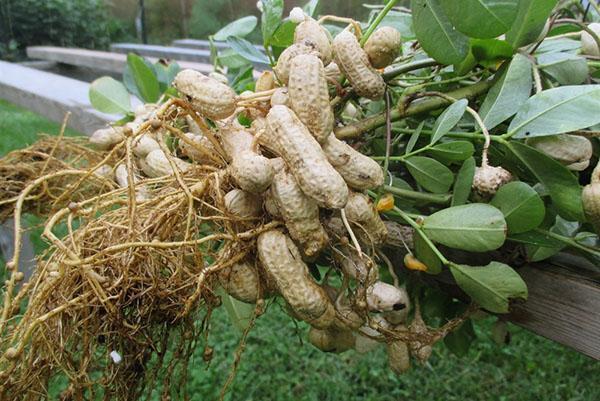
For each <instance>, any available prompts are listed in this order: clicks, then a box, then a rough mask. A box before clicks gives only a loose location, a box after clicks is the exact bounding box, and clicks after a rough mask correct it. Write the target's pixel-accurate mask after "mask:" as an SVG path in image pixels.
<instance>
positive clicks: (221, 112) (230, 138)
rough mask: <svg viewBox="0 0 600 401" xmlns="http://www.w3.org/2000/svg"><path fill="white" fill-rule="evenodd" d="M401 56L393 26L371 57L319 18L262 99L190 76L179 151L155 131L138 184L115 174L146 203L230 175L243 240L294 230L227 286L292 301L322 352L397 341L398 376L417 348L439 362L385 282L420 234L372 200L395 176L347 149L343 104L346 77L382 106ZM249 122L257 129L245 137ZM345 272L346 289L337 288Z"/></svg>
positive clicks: (304, 27)
mask: <svg viewBox="0 0 600 401" xmlns="http://www.w3.org/2000/svg"><path fill="white" fill-rule="evenodd" d="M400 44H401V43H400V34H399V33H398V32H397V31H396V30H395V29H393V28H389V27H385V28H380V29H379V30H377V31H375V32H374V34H373V35H372V37H371V38H370V40H369V41H368V42H367V45H366V46H365V49H363V48H362V47H361V45H360V44H359V41H358V39H357V36H356V35H355V34H354V33H352V32H350V31H348V30H346V31H343V32H342V33H340V34H338V35H337V36H336V37H335V38H334V39H333V40H332V39H331V37H330V34H329V33H328V32H327V31H326V30H325V29H324V28H323V27H322V26H321V25H320V24H319V23H318V22H317V21H315V20H313V19H311V18H309V17H306V18H305V19H304V21H302V22H301V23H300V24H299V25H298V26H297V27H296V31H295V35H294V44H293V45H291V46H290V47H288V48H287V49H286V50H285V51H284V52H283V53H282V54H281V56H280V58H279V61H278V63H277V65H276V66H275V67H274V68H273V71H272V72H271V71H266V72H264V73H263V74H262V75H261V77H260V78H259V79H258V81H257V83H256V92H255V93H248V92H246V93H243V94H241V95H236V94H235V93H234V92H233V90H232V89H231V88H229V87H228V86H227V85H225V84H224V83H222V82H219V81H218V80H217V79H215V78H213V77H209V76H204V75H203V74H201V73H199V72H196V71H192V70H184V71H181V72H180V73H179V74H178V75H177V76H176V78H175V80H174V86H175V88H176V89H178V90H179V92H180V93H181V95H182V96H183V98H184V99H185V101H187V104H189V105H190V106H191V108H192V109H193V111H194V114H195V115H193V116H185V118H183V119H179V120H181V121H179V120H178V121H176V124H178V125H179V128H180V129H181V132H184V135H179V136H178V141H177V142H176V146H174V147H173V148H172V149H171V150H169V149H168V148H167V147H166V146H164V144H163V145H161V144H160V142H161V141H162V140H159V138H158V136H160V135H161V131H164V128H165V127H164V126H161V127H157V129H155V130H147V131H145V132H144V133H143V134H141V135H138V136H136V137H135V138H134V139H133V148H132V149H133V153H134V155H135V157H136V166H134V169H133V170H132V171H134V172H135V176H134V177H128V175H127V172H128V171H130V170H128V169H127V168H125V166H124V165H120V166H117V168H116V181H117V183H118V184H119V185H120V186H123V187H127V186H129V185H130V181H131V180H133V182H134V183H137V185H136V194H137V197H138V200H144V199H147V198H148V191H147V189H146V188H147V186H146V185H145V184H144V180H147V179H150V178H155V177H160V176H164V175H173V174H176V173H184V172H186V171H188V170H189V169H190V168H193V165H194V164H212V165H214V166H215V168H219V169H221V171H222V172H223V186H224V187H225V188H227V189H226V191H227V192H226V194H225V196H224V197H223V205H224V209H225V211H226V213H227V214H229V215H230V216H234V217H235V218H236V223H235V227H236V229H239V231H242V230H246V229H248V228H249V227H254V226H258V224H259V223H264V222H266V221H267V222H268V221H280V222H281V223H282V224H281V226H279V227H278V228H275V229H271V230H268V231H265V232H262V233H261V234H260V235H259V236H258V238H257V239H256V240H255V244H254V245H253V246H254V247H255V248H254V251H252V252H250V253H249V256H246V257H245V258H244V259H243V260H240V261H239V262H236V263H234V264H232V265H230V266H227V267H225V268H223V269H220V270H219V271H218V272H217V273H216V281H218V282H219V283H220V285H221V286H222V288H223V289H224V290H225V291H226V292H227V293H228V294H229V295H231V296H232V297H234V298H236V299H238V300H240V301H242V302H247V303H256V302H258V301H259V300H261V299H264V298H267V297H271V296H281V297H282V298H283V299H284V300H285V302H286V304H287V306H288V311H289V314H290V315H291V316H293V317H294V318H297V319H300V320H303V321H305V322H307V323H308V324H310V325H311V327H312V328H311V330H310V333H309V340H310V341H311V343H312V344H313V345H315V346H316V347H318V348H320V349H321V350H323V351H334V352H341V351H345V350H347V349H350V348H356V349H357V350H359V351H367V350H369V349H371V348H372V347H373V345H376V344H378V343H387V344H388V348H387V349H388V352H389V358H390V366H391V368H392V369H393V370H394V371H396V372H403V371H404V370H406V368H407V367H408V361H409V352H410V350H414V355H415V356H418V355H419V353H421V354H423V353H424V354H425V355H426V356H427V355H428V353H429V352H430V347H429V343H430V342H431V341H429V340H427V339H420V341H417V342H415V341H416V340H408V339H409V338H410V339H414V338H415V337H414V335H416V331H415V330H416V328H415V327H416V326H414V324H411V325H410V326H407V318H408V316H409V308H410V300H409V297H408V294H407V292H406V290H405V289H404V288H402V287H400V286H399V285H398V283H397V279H396V280H395V282H396V284H395V285H392V284H388V283H386V282H384V281H382V280H381V279H380V275H379V270H378V269H379V264H385V261H384V259H382V258H381V257H380V256H379V255H380V252H381V249H382V248H383V247H384V246H392V247H399V248H406V244H407V243H412V239H411V238H410V236H411V232H410V230H407V229H406V228H402V227H401V226H399V225H397V223H394V222H391V221H386V222H385V223H384V221H383V220H382V219H381V217H380V215H379V213H378V212H377V210H376V208H375V206H374V204H373V202H372V201H371V199H370V197H369V196H368V195H367V194H366V192H364V191H366V190H370V189H375V188H377V187H379V186H381V185H382V184H383V182H384V174H383V170H382V168H381V167H380V166H379V164H378V163H377V162H376V161H374V160H373V159H371V158H370V157H368V156H366V155H364V154H362V153H361V152H360V151H358V150H356V149H355V148H354V147H352V146H351V145H350V144H348V143H346V142H344V141H342V140H339V139H338V138H336V137H335V135H334V133H333V128H334V124H335V116H334V110H333V108H332V106H331V104H330V102H331V99H330V92H331V93H332V94H335V90H334V89H335V88H336V85H335V84H336V82H339V80H340V79H341V77H342V76H343V77H345V78H346V79H347V80H348V82H349V83H350V84H351V86H352V90H353V91H354V92H355V93H356V94H357V95H359V96H362V97H366V98H369V99H381V98H382V97H383V95H384V92H385V90H386V84H385V82H384V80H383V78H382V76H381V74H380V72H379V71H378V70H377V69H376V68H383V67H385V66H386V65H389V64H390V63H392V62H393V60H394V59H395V58H396V57H397V56H398V54H399V50H400ZM155 113H156V107H155V106H152V105H146V106H145V107H143V108H140V110H138V112H137V114H136V119H135V120H134V121H133V122H132V123H129V125H127V126H125V127H113V128H108V129H104V130H100V131H97V132H96V133H95V134H94V135H93V136H92V139H91V142H92V143H93V144H95V145H96V146H99V147H100V148H102V149H110V148H111V147H112V146H114V145H115V144H117V143H119V142H121V141H124V140H126V139H127V138H128V135H129V134H128V132H127V130H130V131H136V129H137V127H138V126H139V125H140V124H144V122H148V121H150V122H152V121H153V119H154V118H155ZM240 115H244V116H246V117H250V118H251V119H252V124H251V125H250V126H244V125H242V124H241V123H240V122H239V116H240ZM156 125H157V126H158V124H156ZM388 227H392V232H391V234H392V235H389V234H390V232H389V231H388ZM396 237H397V238H396ZM315 262H318V264H323V263H326V264H329V265H330V266H331V267H332V269H331V270H330V272H329V273H327V276H326V278H325V279H324V280H322V283H319V282H318V281H317V280H315V278H314V277H313V275H312V274H311V273H310V270H309V264H313V265H315ZM388 264H389V263H388ZM392 273H393V272H392ZM336 274H337V275H338V277H339V278H340V279H341V280H340V279H338V280H335V279H332V278H331V276H334V275H336ZM394 277H395V275H394ZM334 282H336V283H337V285H334V284H333V283H334ZM340 282H341V284H340ZM418 319H420V317H419V316H418V313H417V316H416V319H413V320H414V321H417V320H418ZM413 326H414V327H413ZM420 330H422V329H420ZM394 333H402V334H401V335H400V338H402V339H399V337H398V335H394ZM417 334H418V333H417ZM419 358H420V359H421V360H422V359H425V358H422V357H419Z"/></svg>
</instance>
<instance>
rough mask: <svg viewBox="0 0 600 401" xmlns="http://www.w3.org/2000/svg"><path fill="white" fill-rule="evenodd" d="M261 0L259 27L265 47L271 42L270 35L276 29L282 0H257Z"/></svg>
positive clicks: (279, 19)
mask: <svg viewBox="0 0 600 401" xmlns="http://www.w3.org/2000/svg"><path fill="white" fill-rule="evenodd" d="M259 1H260V2H262V9H263V11H262V16H261V19H260V28H261V31H262V35H263V43H264V44H265V47H267V46H268V45H269V44H270V43H271V37H272V36H273V34H274V33H275V31H276V30H277V27H278V26H279V24H280V23H281V18H282V17H283V0H259Z"/></svg>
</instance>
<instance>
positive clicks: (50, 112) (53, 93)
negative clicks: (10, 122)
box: [0, 61, 139, 134]
mask: <svg viewBox="0 0 600 401" xmlns="http://www.w3.org/2000/svg"><path fill="white" fill-rule="evenodd" d="M89 87H90V85H89V84H88V83H87V82H82V81H78V80H76V79H71V78H67V77H63V76H60V75H56V74H52V73H49V72H45V71H39V70H36V69H33V68H28V67H24V66H22V65H19V64H13V63H8V62H5V61H0V98H2V99H5V100H7V101H9V102H11V103H14V104H17V105H19V106H23V107H25V108H27V109H29V110H31V111H34V112H36V113H38V114H41V115H43V116H45V117H46V118H48V119H50V120H52V121H56V122H62V121H63V118H64V116H65V113H66V112H67V111H70V112H71V117H70V118H69V127H71V128H73V129H74V130H77V131H79V132H82V133H85V134H91V133H92V132H94V131H95V130H96V129H98V128H101V127H103V126H105V125H106V123H107V122H109V121H115V120H117V119H118V118H119V116H115V115H110V114H105V113H100V112H99V111H97V110H95V109H94V108H93V107H92V105H91V104H90V101H89V99H88V90H89ZM132 104H133V107H135V106H136V105H138V104H139V101H138V100H137V99H136V98H134V97H132Z"/></svg>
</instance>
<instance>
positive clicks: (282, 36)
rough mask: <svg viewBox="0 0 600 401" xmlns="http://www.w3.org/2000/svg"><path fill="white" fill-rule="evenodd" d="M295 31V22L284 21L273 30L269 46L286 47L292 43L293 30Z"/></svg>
mask: <svg viewBox="0 0 600 401" xmlns="http://www.w3.org/2000/svg"><path fill="white" fill-rule="evenodd" d="M295 31H296V24H294V23H293V22H292V21H285V22H284V23H282V24H281V25H279V27H278V28H277V30H276V31H275V33H274V34H273V36H272V37H271V46H275V47H288V46H290V45H291V44H292V43H294V32H295Z"/></svg>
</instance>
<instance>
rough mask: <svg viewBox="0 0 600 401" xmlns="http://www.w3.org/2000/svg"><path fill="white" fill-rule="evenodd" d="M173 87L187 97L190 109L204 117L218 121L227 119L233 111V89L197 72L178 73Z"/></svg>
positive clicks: (234, 96)
mask: <svg viewBox="0 0 600 401" xmlns="http://www.w3.org/2000/svg"><path fill="white" fill-rule="evenodd" d="M173 85H174V86H175V88H177V90H178V91H180V92H181V93H182V94H184V95H185V96H186V97H188V98H189V100H190V102H191V104H192V107H194V109H195V110H196V111H198V112H199V113H200V114H201V115H203V116H205V117H208V118H211V119H213V120H219V119H222V118H225V117H229V116H230V115H232V114H233V112H234V111H235V107H236V94H235V92H234V91H233V89H231V88H230V87H229V86H227V85H226V84H224V83H222V82H219V81H217V80H216V79H214V78H210V77H207V76H206V75H204V74H202V73H200V72H198V71H194V70H183V71H181V72H179V73H178V74H177V75H176V76H175V79H174V81H173Z"/></svg>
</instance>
